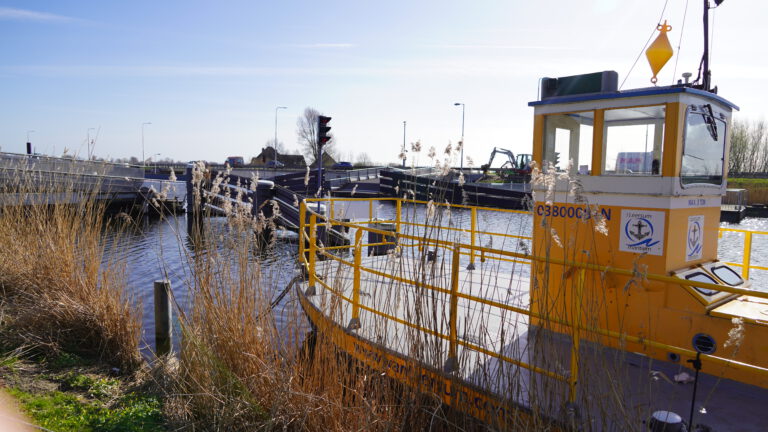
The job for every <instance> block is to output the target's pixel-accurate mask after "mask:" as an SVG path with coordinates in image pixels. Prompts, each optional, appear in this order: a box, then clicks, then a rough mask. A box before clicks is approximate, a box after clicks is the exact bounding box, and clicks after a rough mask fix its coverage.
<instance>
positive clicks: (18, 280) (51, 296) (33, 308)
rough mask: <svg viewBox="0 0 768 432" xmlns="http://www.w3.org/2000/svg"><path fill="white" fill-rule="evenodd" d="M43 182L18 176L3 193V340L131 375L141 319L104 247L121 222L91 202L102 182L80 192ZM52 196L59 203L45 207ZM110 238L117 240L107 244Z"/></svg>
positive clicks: (59, 182) (29, 174)
mask: <svg viewBox="0 0 768 432" xmlns="http://www.w3.org/2000/svg"><path fill="white" fill-rule="evenodd" d="M3 174H4V175H5V176H8V175H9V172H8V171H5V170H4V172H3ZM45 178H46V177H41V176H39V175H37V173H35V172H34V171H33V170H32V171H18V172H17V173H15V174H14V176H13V177H12V178H11V179H10V181H6V182H5V183H4V185H5V186H4V188H3V190H0V196H2V197H3V206H2V209H0V287H1V289H2V291H1V292H0V296H1V297H2V301H3V303H4V306H5V313H6V317H5V322H4V323H3V326H2V333H3V338H4V339H5V340H6V341H7V342H9V343H14V344H24V345H29V346H31V347H33V348H35V349H37V350H39V351H40V352H41V353H56V352H58V351H61V350H66V351H69V352H73V353H78V354H81V355H85V356H88V357H96V358H99V359H101V360H103V361H106V362H108V363H110V364H111V365H113V366H114V367H117V368H119V369H120V370H121V371H123V372H126V373H129V372H133V371H135V370H136V369H137V368H138V367H139V366H140V363H141V358H140V355H139V349H138V348H139V341H140V316H139V312H138V309H137V307H136V305H135V303H134V302H133V301H132V299H131V298H130V297H129V293H128V292H127V290H126V285H125V279H124V278H125V271H124V270H125V269H124V266H123V264H122V263H120V262H117V261H116V260H115V259H112V258H110V256H114V254H110V253H109V251H108V250H107V247H108V246H107V245H108V244H111V245H112V246H111V247H115V248H117V247H119V244H120V241H119V237H120V235H119V233H120V230H121V229H122V228H121V226H120V225H121V224H120V223H119V222H117V221H114V222H113V221H110V220H109V219H107V218H106V217H105V212H104V210H105V204H104V203H103V202H100V201H97V200H96V195H97V193H98V192H99V189H100V185H99V184H93V185H92V186H90V187H87V188H85V190H84V188H82V187H80V186H78V187H76V185H75V183H74V180H73V178H68V177H66V176H65V177H63V178H62V177H59V178H57V179H56V181H55V182H54V181H47V180H43V179H45ZM6 180H8V179H7V178H6ZM56 197H58V198H59V199H58V200H56V199H55V198H56ZM72 198H80V199H79V200H74V201H77V202H72V201H73V199H72ZM49 199H53V200H54V201H59V202H58V203H57V202H54V203H49V204H43V203H46V202H49V201H48V200H49ZM30 203H37V204H36V205H29V204H30ZM112 236H114V237H115V238H116V239H117V240H116V241H112V242H108V241H106V239H107V237H112Z"/></svg>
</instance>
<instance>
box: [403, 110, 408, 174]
mask: <svg viewBox="0 0 768 432" xmlns="http://www.w3.org/2000/svg"><path fill="white" fill-rule="evenodd" d="M407 151H408V150H406V149H405V120H403V151H402V154H403V168H405V153H406V152H407Z"/></svg>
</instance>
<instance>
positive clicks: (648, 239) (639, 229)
mask: <svg viewBox="0 0 768 432" xmlns="http://www.w3.org/2000/svg"><path fill="white" fill-rule="evenodd" d="M624 233H625V234H626V235H627V238H628V239H629V240H630V241H631V242H632V243H627V246H628V247H646V248H649V247H652V246H655V245H657V244H658V243H659V240H656V241H654V239H653V233H654V229H653V224H652V223H651V221H650V220H648V219H646V218H644V217H634V218H630V219H629V220H628V221H627V223H626V225H625V226H624Z"/></svg>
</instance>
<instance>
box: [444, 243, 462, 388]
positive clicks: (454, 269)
mask: <svg viewBox="0 0 768 432" xmlns="http://www.w3.org/2000/svg"><path fill="white" fill-rule="evenodd" d="M459 248H460V246H459V244H458V243H454V244H453V259H452V260H451V294H450V295H451V298H450V318H449V322H448V327H449V333H448V359H447V360H446V361H445V366H444V367H443V370H445V372H448V373H451V372H456V371H457V370H459V356H458V350H457V346H458V341H457V339H458V332H457V330H456V325H457V324H458V320H459V311H458V308H459V296H458V295H459V257H460V255H461V250H460V249H459Z"/></svg>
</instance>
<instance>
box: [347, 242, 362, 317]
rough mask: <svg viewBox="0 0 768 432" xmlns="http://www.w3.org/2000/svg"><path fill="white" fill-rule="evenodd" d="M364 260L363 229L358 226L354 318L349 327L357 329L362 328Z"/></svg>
mask: <svg viewBox="0 0 768 432" xmlns="http://www.w3.org/2000/svg"><path fill="white" fill-rule="evenodd" d="M362 260H363V230H362V229H360V228H358V229H357V231H356V232H355V271H354V279H353V281H352V319H351V320H349V325H347V328H348V329H350V330H357V329H359V328H360V264H361V262H362Z"/></svg>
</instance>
